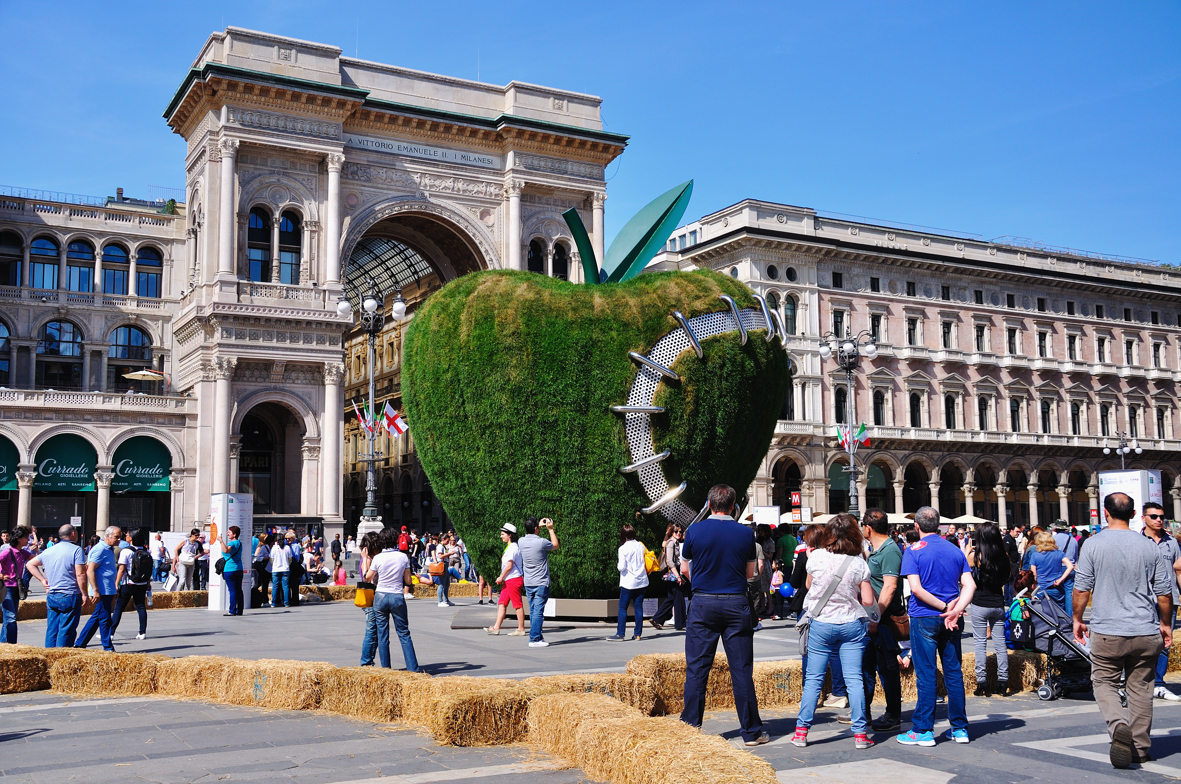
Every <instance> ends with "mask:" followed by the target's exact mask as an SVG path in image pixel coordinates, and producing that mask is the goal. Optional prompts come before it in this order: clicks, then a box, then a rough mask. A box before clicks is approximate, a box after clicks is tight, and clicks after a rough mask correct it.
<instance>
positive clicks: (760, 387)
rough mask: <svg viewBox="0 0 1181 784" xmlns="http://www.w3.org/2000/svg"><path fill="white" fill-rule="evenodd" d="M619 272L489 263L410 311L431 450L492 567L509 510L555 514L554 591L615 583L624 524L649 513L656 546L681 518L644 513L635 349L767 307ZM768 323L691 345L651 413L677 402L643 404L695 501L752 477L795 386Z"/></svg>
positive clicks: (726, 291) (487, 571)
mask: <svg viewBox="0 0 1181 784" xmlns="http://www.w3.org/2000/svg"><path fill="white" fill-rule="evenodd" d="M678 217H679V216H678ZM648 240H651V237H647V238H646V241H648ZM663 241H664V239H660V241H659V243H658V245H659V244H662V243H663ZM587 244H588V245H589V243H587ZM608 255H610V254H608ZM592 258H593V256H592ZM632 261H634V262H635V263H639V262H638V261H636V260H635V259H633V260H632ZM639 261H643V262H644V263H646V261H647V260H646V259H642V258H640V259H639ZM584 262H585V258H584ZM641 268H642V266H641ZM596 277H597V276H596ZM608 277H609V276H608ZM617 279H620V280H619V282H605V283H602V284H599V285H576V284H572V283H568V282H566V281H562V280H556V279H553V278H547V277H544V276H541V275H537V274H534V273H528V272H510V271H487V272H478V273H473V274H469V275H465V276H463V277H461V278H458V279H456V280H454V281H451V282H450V283H448V284H447V285H446V286H444V287H443V288H442V289H441V290H439V291H438V292H436V293H435V294H433V295H432V296H431V297H430V298H429V299H428V300H426V302H425V303H424V304H423V305H422V306H421V307H420V308H419V310H418V311H417V313H416V314H415V316H414V319H413V321H412V323H411V325H410V328H409V331H408V332H407V336H406V347H405V362H404V369H403V376H402V393H403V399H404V402H405V405H406V412H407V418H408V420H409V422H410V424H411V428H412V431H413V433H414V436H415V441H416V448H417V451H418V455H419V458H420V460H421V461H422V465H423V468H424V469H425V470H426V473H427V476H428V477H430V480H431V485H432V488H433V490H434V492H435V494H436V495H437V496H438V497H439V500H440V501H441V502H442V504H443V507H444V508H445V509H446V510H447V514H448V515H449V517H450V518H451V521H452V523H453V524H454V526H455V529H456V531H457V532H458V533H459V535H460V536H461V537H462V538H463V539H464V541H465V542H466V544H467V547H468V550H469V552H470V553H471V554H472V557H473V559H474V561H475V563H476V566H477V569H479V571H480V573H481V574H483V575H485V576H486V577H488V576H494V575H496V574H499V571H500V563H499V559H500V554H501V553H502V551H503V549H504V545H503V544H502V543H501V541H500V538H499V529H500V526H501V525H503V524H504V523H513V524H516V525H517V526H518V527H519V526H520V524H521V523H522V521H523V520H524V519H525V518H526V517H530V516H535V517H552V518H553V519H554V520H555V528H556V530H557V532H558V535H559V536H560V538H561V542H562V547H561V550H560V551H559V552H558V553H556V554H554V556H553V557H552V558H551V559H550V563H551V575H552V577H553V594H554V595H555V596H560V597H569V598H603V597H610V596H615V595H617V594H618V589H619V588H618V587H619V574H618V571H617V570H616V560H617V559H616V549H617V547H618V546H619V528H620V526H622V525H623V524H625V523H632V524H634V525H636V526H637V529H638V531H639V533H640V537H641V538H642V539H643V540H644V541H645V542H646V543H647V544H648V545H649V547H652V548H653V549H655V547H656V546H658V545H659V543H660V540H661V537H662V534H663V532H664V528H665V526H666V524H667V517H666V515H667V508H666V509H665V510H664V513H663V514H662V511H661V510H654V511H653V512H651V513H648V514H644V513H642V512H641V511H640V510H642V509H645V508H651V507H652V506H653V501H654V499H653V498H652V497H651V494H650V493H649V492H646V491H645V488H644V487H643V486H642V485H641V481H640V479H639V476H640V474H639V472H638V471H636V470H633V471H632V472H630V473H623V472H621V470H620V469H621V468H624V467H629V464H633V463H634V458H635V444H634V443H632V444H631V445H630V446H629V437H628V432H627V431H626V424H627V422H628V421H629V419H632V418H634V417H635V416H637V415H636V414H629V413H620V412H617V411H613V410H612V407H613V406H616V407H619V406H622V405H624V404H626V403H627V402H628V397H629V393H630V392H631V391H632V388H633V385H634V383H635V382H636V379H637V375H638V374H639V373H641V372H644V367H645V366H644V363H643V361H642V360H639V361H637V360H636V358H635V357H634V356H633V355H632V354H631V353H632V352H635V353H637V354H640V355H646V354H647V353H648V352H649V351H650V350H652V348H653V347H654V346H657V345H658V343H659V342H660V341H661V338H662V337H665V336H668V335H670V334H672V333H676V332H677V331H678V330H683V329H685V323H683V322H682V321H681V320H680V319H685V320H687V321H688V322H692V321H693V320H694V318H695V317H700V316H703V315H705V314H712V313H722V314H728V313H731V312H734V313H736V312H737V309H749V310H747V311H746V312H748V313H756V312H758V311H759V310H760V309H761V306H762V303H761V302H758V301H757V300H756V298H755V297H754V296H753V295H752V293H751V291H750V290H749V289H747V288H746V286H744V285H743V284H742V283H740V282H738V281H736V280H733V279H731V278H727V277H725V276H723V275H719V274H717V273H714V272H709V271H700V270H699V271H695V272H690V273H681V272H661V273H654V274H647V275H640V276H635V275H629V276H626V277H625V276H624V275H622V274H621V275H620V276H618V278H617ZM722 296H727V297H729V298H731V299H732V300H733V305H730V303H728V302H726V301H725V300H722V299H719V298H720V297H722ZM674 313H676V314H677V315H674ZM762 313H763V314H764V315H765V314H766V311H765V310H762ZM678 316H679V317H680V318H678ZM749 321H750V318H749V317H748V323H749ZM697 323H699V324H700V323H703V322H702V321H701V320H700V319H699V320H698V322H697ZM758 323H760V324H763V325H766V323H767V321H766V320H763V321H760V322H758ZM772 325H773V326H774V322H772ZM767 337H768V333H767V331H766V329H765V327H764V328H763V329H751V330H749V331H745V330H744V331H743V332H742V333H741V334H740V332H739V331H729V332H723V333H721V334H717V335H716V336H714V337H707V338H703V339H701V340H699V341H698V347H699V348H700V356H698V353H697V351H695V350H689V351H682V352H681V353H680V354H679V355H678V356H677V357H676V358H675V361H672V362H671V367H668V368H667V370H668V371H669V372H668V373H667V374H664V375H662V376H661V381H660V383H659V385H658V387H656V389H655V393H654V395H653V400H652V404H653V405H652V407H651V410H652V411H656V410H657V409H662V410H661V411H659V412H657V413H650V414H644V415H643V416H645V417H647V419H648V421H649V423H650V433H651V435H650V441H651V448H653V449H654V450H655V451H656V452H660V453H663V452H665V451H667V452H668V455H667V456H666V457H665V458H664V459H663V460H662V461H660V465H659V466H657V467H656V468H659V470H661V471H662V472H663V476H664V477H665V478H666V479H667V481H668V483H669V485H670V486H674V485H679V484H680V483H683V484H684V487H683V488H680V487H678V489H679V490H680V493H679V498H678V499H677V503H683V504H685V505H687V506H688V507H689V508H691V509H693V510H696V509H698V508H700V506H701V505H702V504H703V503H704V501H705V496H706V492H707V491H708V489H709V488H710V487H711V486H712V485H714V484H717V483H719V482H724V483H726V484H729V485H731V486H733V487H735V488H737V489H738V490H739V492H740V493H741V492H742V491H744V490H745V488H747V487H748V486H749V485H750V483H751V481H752V480H753V479H754V476H755V473H756V471H757V470H758V467H759V464H760V462H761V460H762V459H763V457H764V456H765V455H766V452H767V447H768V445H769V444H770V441H771V437H772V435H773V433H774V429H775V422H776V420H777V418H778V414H779V409H780V406H781V404H782V401H783V398H784V395H785V394H786V392H787V388H788V357H787V353H786V352H785V351H784V349H783V346H782V342H781V341H774V342H771V341H769V340H767V339H766V338H767ZM674 377H675V378H674ZM632 440H633V442H634V440H635V433H634V432H633V433H632ZM648 468H649V469H650V470H654V469H653V466H652V465H649V466H648ZM682 511H683V507H682Z"/></svg>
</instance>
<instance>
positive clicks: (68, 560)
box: [25, 523, 86, 648]
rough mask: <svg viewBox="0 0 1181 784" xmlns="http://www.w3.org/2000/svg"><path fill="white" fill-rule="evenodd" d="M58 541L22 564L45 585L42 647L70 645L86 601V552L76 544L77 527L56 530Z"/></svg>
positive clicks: (68, 646) (64, 527)
mask: <svg viewBox="0 0 1181 784" xmlns="http://www.w3.org/2000/svg"><path fill="white" fill-rule="evenodd" d="M57 535H58V543H57V544H56V545H55V546H54V547H47V548H45V552H43V553H41V554H40V555H38V556H37V557H36V558H34V559H33V560H31V561H29V562H28V563H27V564H25V568H26V569H28V570H29V574H31V575H33V577H35V578H36V579H37V580H38V581H39V582H40V583H41V584H42V585H44V586H45V610H46V620H47V623H46V625H45V647H46V648H72V647H74V640H75V639H77V636H78V620H79V618H80V617H81V615H82V609H83V607H84V606H85V605H86V601H85V598H84V597H85V596H86V556H84V555H83V554H82V548H81V547H79V546H78V545H77V544H75V542H74V540H75V539H77V538H78V531H77V529H75V528H74V526H72V525H70V524H69V523H67V524H65V525H63V526H62V527H61V528H60V529H58V532H57Z"/></svg>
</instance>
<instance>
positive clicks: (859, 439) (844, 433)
mask: <svg viewBox="0 0 1181 784" xmlns="http://www.w3.org/2000/svg"><path fill="white" fill-rule="evenodd" d="M837 437H838V438H839V439H840V443H841V449H845V450H847V449H848V448H849V443H850V441H852V442H853V443H854V444H856V445H857V446H869V428H867V427H866V426H865V423H864V422H862V423H861V427H859V428H857V432H856V433H854V432H853V426H852V425H847V426H845V427H841V426H840V425H837ZM854 448H856V447H854Z"/></svg>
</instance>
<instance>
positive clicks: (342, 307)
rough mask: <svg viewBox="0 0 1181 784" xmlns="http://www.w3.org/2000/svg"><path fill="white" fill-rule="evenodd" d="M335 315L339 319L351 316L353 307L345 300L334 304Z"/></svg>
mask: <svg viewBox="0 0 1181 784" xmlns="http://www.w3.org/2000/svg"><path fill="white" fill-rule="evenodd" d="M336 314H337V315H338V316H340V317H341V318H344V317H346V316H351V315H353V306H352V305H350V304H349V301H348V300H347V299H342V300H341V301H340V302H337V303H336Z"/></svg>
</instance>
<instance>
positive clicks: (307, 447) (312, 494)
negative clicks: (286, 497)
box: [299, 438, 320, 515]
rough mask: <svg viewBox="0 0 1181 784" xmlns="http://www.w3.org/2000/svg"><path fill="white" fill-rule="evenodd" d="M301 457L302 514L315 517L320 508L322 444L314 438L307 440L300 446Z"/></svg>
mask: <svg viewBox="0 0 1181 784" xmlns="http://www.w3.org/2000/svg"><path fill="white" fill-rule="evenodd" d="M299 449H300V456H301V457H302V458H303V471H302V475H301V477H300V480H301V481H300V483H299V487H300V499H299V511H300V514H305V515H314V514H316V510H317V509H319V508H320V504H319V495H320V494H319V492H318V490H319V485H320V482H319V479H320V444H319V443H318V442H317V440H316V439H314V438H305V439H303V441H302V443H301V444H300V448H299Z"/></svg>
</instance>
